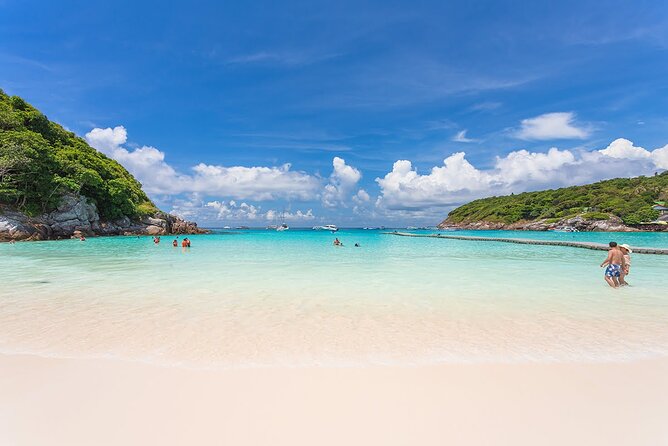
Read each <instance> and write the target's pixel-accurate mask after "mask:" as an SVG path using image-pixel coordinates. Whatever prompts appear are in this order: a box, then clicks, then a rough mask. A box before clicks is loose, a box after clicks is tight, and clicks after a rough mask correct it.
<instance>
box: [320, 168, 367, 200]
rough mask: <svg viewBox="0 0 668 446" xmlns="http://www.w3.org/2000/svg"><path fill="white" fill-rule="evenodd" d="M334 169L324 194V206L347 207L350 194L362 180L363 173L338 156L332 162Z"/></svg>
mask: <svg viewBox="0 0 668 446" xmlns="http://www.w3.org/2000/svg"><path fill="white" fill-rule="evenodd" d="M332 167H333V170H332V174H331V175H330V177H329V183H328V184H327V185H326V186H325V190H324V192H323V194H322V204H323V205H324V206H326V207H336V206H339V205H344V206H345V204H346V200H347V198H348V196H349V194H350V193H351V192H352V190H353V189H354V188H355V186H356V185H357V183H358V182H359V180H360V179H361V178H362V173H361V172H360V171H359V170H357V169H355V168H354V167H353V166H350V165H348V164H346V161H345V160H344V159H343V158H339V157H338V156H336V157H334V159H333V160H332Z"/></svg>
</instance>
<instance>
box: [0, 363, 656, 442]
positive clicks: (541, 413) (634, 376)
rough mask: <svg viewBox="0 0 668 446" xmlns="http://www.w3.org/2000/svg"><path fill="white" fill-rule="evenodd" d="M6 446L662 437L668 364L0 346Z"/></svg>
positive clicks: (1, 427) (0, 436) (1, 434)
mask: <svg viewBox="0 0 668 446" xmlns="http://www.w3.org/2000/svg"><path fill="white" fill-rule="evenodd" d="M0 370H2V373H1V376H2V378H1V379H0V444H2V445H9V446H25V445H70V446H74V445H147V444H155V445H209V444H215V445H223V444H224V445H232V444H233V445H344V444H345V445H357V444H360V445H371V444H373V445H437V444H438V445H442V444H457V445H513V446H517V445H565V444H571V445H588V446H592V445H606V446H611V445H634V446H641V445H648V446H649V445H661V444H668V424H667V423H666V422H665V421H666V419H667V416H668V360H666V359H660V360H647V361H634V362H626V363H589V364H585V363H579V364H578V363H573V364H564V363H559V364H539V363H528V364H470V365H466V364H448V365H435V366H424V367H405V368H404V367H354V368H318V367H308V368H251V369H236V370H223V371H206V370H188V369H182V368H175V367H160V366H154V365H148V364H141V363H134V362H126V361H119V360H111V359H54V358H43V357H38V356H32V355H0Z"/></svg>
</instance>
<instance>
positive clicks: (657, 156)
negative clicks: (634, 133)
mask: <svg viewBox="0 0 668 446" xmlns="http://www.w3.org/2000/svg"><path fill="white" fill-rule="evenodd" d="M599 152H600V153H602V154H604V155H606V156H609V157H611V158H617V159H628V160H651V161H652V162H653V163H654V164H655V165H656V167H657V168H659V169H668V144H666V145H665V146H663V147H660V148H658V149H654V150H652V151H649V150H647V149H645V148H643V147H638V146H635V145H634V144H633V143H632V142H631V141H629V140H628V139H624V138H618V139H616V140H614V141H613V142H611V143H610V145H609V146H608V147H606V148H605V149H603V150H599Z"/></svg>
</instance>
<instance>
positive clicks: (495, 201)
mask: <svg viewBox="0 0 668 446" xmlns="http://www.w3.org/2000/svg"><path fill="white" fill-rule="evenodd" d="M666 197H668V171H666V172H663V173H662V174H660V175H655V176H651V177H644V176H641V177H636V178H616V179H614V180H606V181H600V182H598V183H593V184H588V185H585V186H573V187H566V188H562V189H552V190H545V191H540V192H525V193H522V194H518V195H508V196H503V197H490V198H483V199H480V200H475V201H472V202H470V203H468V204H465V205H463V206H460V207H458V208H457V209H455V210H453V211H452V212H450V214H449V215H448V221H449V222H452V223H471V222H476V221H489V222H499V223H516V222H519V221H531V220H539V219H549V220H552V221H557V220H559V219H562V218H568V217H574V216H576V215H582V216H583V217H585V218H591V219H596V220H601V219H604V218H608V217H610V216H613V215H614V216H617V217H620V218H621V219H622V220H623V221H624V223H626V224H638V223H641V222H647V221H652V220H654V219H656V218H657V216H658V212H657V211H654V210H652V206H653V204H654V201H656V200H662V199H666Z"/></svg>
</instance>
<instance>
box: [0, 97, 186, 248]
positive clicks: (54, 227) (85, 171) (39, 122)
mask: <svg viewBox="0 0 668 446" xmlns="http://www.w3.org/2000/svg"><path fill="white" fill-rule="evenodd" d="M0 217H2V218H0V239H2V238H5V239H7V238H12V239H21V238H39V239H42V238H57V237H64V236H71V235H73V234H74V231H81V232H83V233H88V234H89V235H92V234H98V233H99V234H115V233H128V232H130V233H156V234H157V233H170V232H173V231H174V229H175V228H174V227H173V226H174V224H176V226H179V225H180V227H181V229H182V230H183V231H188V230H187V229H185V227H184V226H183V225H182V224H180V223H179V219H177V218H176V217H174V216H169V215H167V214H164V213H162V212H160V211H159V210H158V209H157V207H156V206H155V205H154V204H153V202H152V201H151V200H150V199H149V198H148V197H147V196H146V194H145V193H144V191H143V190H142V188H141V184H140V183H139V182H138V181H137V180H136V179H135V178H134V177H133V176H132V175H131V174H130V173H129V172H128V171H127V170H125V168H123V166H121V165H120V164H119V163H118V162H116V161H114V160H112V159H110V158H108V157H107V156H105V155H104V154H102V153H100V152H98V151H97V150H95V149H94V148H92V147H90V146H89V145H88V144H87V143H86V141H85V140H83V139H82V138H80V137H78V136H76V135H75V134H74V133H72V132H70V131H67V130H65V129H64V128H63V127H62V126H60V125H58V124H56V123H54V122H51V121H49V119H48V118H47V117H46V116H45V115H44V114H42V113H41V112H40V111H39V110H37V109H36V108H34V107H33V106H31V105H30V104H28V103H27V102H26V101H24V100H23V99H21V98H20V97H18V96H11V97H10V96H8V95H7V94H5V93H4V91H2V90H0ZM159 220H160V221H159ZM149 226H154V227H155V228H149ZM195 227H196V225H195V226H192V227H191V229H192V228H195Z"/></svg>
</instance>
